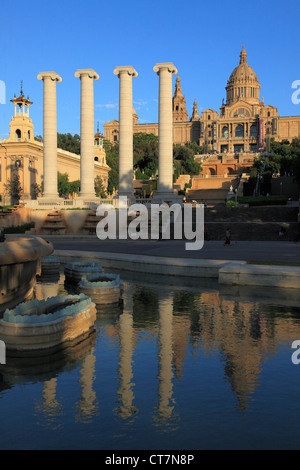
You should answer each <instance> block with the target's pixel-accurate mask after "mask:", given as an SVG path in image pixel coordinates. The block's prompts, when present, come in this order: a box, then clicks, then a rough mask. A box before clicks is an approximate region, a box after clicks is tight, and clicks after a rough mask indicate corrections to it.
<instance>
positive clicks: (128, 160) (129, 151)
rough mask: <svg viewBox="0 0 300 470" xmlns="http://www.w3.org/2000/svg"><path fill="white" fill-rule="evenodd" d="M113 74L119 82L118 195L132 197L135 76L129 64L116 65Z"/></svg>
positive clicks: (135, 73)
mask: <svg viewBox="0 0 300 470" xmlns="http://www.w3.org/2000/svg"><path fill="white" fill-rule="evenodd" d="M114 74H115V75H117V76H118V77H119V79H120V84H119V90H120V91H119V191H118V194H119V196H127V197H130V198H132V197H133V117H132V77H137V72H136V70H135V69H134V68H133V67H131V66H124V67H117V68H116V69H115V70H114Z"/></svg>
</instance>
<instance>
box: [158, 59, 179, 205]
mask: <svg viewBox="0 0 300 470" xmlns="http://www.w3.org/2000/svg"><path fill="white" fill-rule="evenodd" d="M153 70H154V72H157V75H158V76H159V111H158V191H157V195H158V196H160V197H168V196H170V195H171V196H174V191H173V113H172V74H176V73H177V69H176V67H175V66H174V65H173V64H172V63H164V64H156V65H155V66H154V68H153Z"/></svg>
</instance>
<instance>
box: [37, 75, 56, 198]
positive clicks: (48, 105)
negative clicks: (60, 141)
mask: <svg viewBox="0 0 300 470" xmlns="http://www.w3.org/2000/svg"><path fill="white" fill-rule="evenodd" d="M37 78H38V80H43V82H44V111H43V116H44V124H43V126H44V130H43V138H44V151H43V185H44V188H43V198H50V199H52V198H55V199H56V198H57V197H58V192H57V108H56V82H59V83H60V82H61V81H62V79H61V77H60V76H59V75H58V74H57V73H55V72H41V73H39V75H38V77H37Z"/></svg>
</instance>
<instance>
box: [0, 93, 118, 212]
mask: <svg viewBox="0 0 300 470" xmlns="http://www.w3.org/2000/svg"><path fill="white" fill-rule="evenodd" d="M11 102H12V103H13V104H14V108H15V110H14V116H13V117H12V119H11V122H10V134H9V138H8V139H3V140H0V195H1V197H2V204H3V203H4V204H6V203H7V204H9V203H10V197H9V196H8V194H7V189H6V184H7V183H8V181H9V180H11V179H12V178H13V176H14V174H15V173H16V172H18V173H19V176H20V183H21V186H22V189H23V196H22V200H23V201H26V200H31V199H36V196H37V194H36V187H37V186H36V185H39V186H40V185H41V183H42V181H43V142H39V141H37V140H35V138H34V126H33V123H32V119H31V118H30V117H29V107H30V105H32V104H33V103H32V101H30V100H29V99H28V98H25V96H24V93H23V91H22V88H21V94H20V96H19V97H17V98H14V99H12V100H11ZM103 140H104V138H103V136H102V135H101V134H100V133H99V131H97V133H96V134H95V140H94V175H95V177H96V176H100V177H101V179H102V182H103V186H104V188H105V189H106V188H107V184H108V173H109V170H110V167H109V166H108V165H107V163H106V155H105V150H104V148H103ZM57 171H58V172H60V173H67V174H68V176H69V181H76V180H79V179H80V155H77V154H75V153H72V152H68V151H66V150H62V149H59V148H58V149H57Z"/></svg>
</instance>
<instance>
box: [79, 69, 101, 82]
mask: <svg viewBox="0 0 300 470" xmlns="http://www.w3.org/2000/svg"><path fill="white" fill-rule="evenodd" d="M85 75H88V76H89V78H94V80H98V79H99V75H98V74H97V72H95V70H93V69H78V70H76V72H75V77H76V78H81V77H82V76H85Z"/></svg>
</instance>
